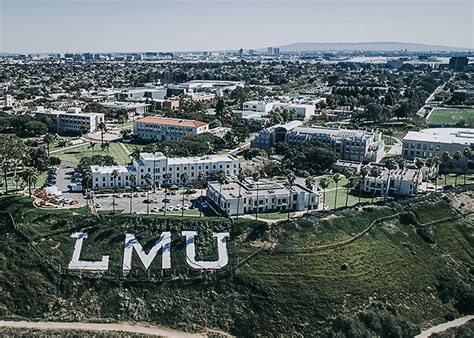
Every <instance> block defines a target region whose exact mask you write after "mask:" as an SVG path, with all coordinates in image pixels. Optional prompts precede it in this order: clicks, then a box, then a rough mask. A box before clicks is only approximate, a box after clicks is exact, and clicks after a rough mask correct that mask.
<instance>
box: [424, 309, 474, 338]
mask: <svg viewBox="0 0 474 338" xmlns="http://www.w3.org/2000/svg"><path fill="white" fill-rule="evenodd" d="M470 320H474V315H470V316H464V317H461V318H458V319H455V320H452V321H450V322H446V323H442V324H439V325H436V326H433V327H430V328H429V329H427V330H425V331H423V332H421V333H420V334H419V335H417V336H415V338H427V337H429V336H431V335H432V334H433V333H439V332H444V331H446V330H447V329H450V328H453V327H458V326H461V325H463V324H466V323H467V322H468V321H470Z"/></svg>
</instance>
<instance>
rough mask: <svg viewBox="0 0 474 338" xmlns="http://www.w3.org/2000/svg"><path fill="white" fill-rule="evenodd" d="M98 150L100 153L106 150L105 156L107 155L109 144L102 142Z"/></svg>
mask: <svg viewBox="0 0 474 338" xmlns="http://www.w3.org/2000/svg"><path fill="white" fill-rule="evenodd" d="M100 148H101V149H102V151H104V150H106V151H107V155H108V154H109V149H110V142H104V143H102V144H101V145H100Z"/></svg>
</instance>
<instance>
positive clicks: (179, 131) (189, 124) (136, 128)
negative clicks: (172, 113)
mask: <svg viewBox="0 0 474 338" xmlns="http://www.w3.org/2000/svg"><path fill="white" fill-rule="evenodd" d="M208 130H209V124H208V123H206V122H201V121H196V120H183V119H171V118H165V117H144V118H141V119H138V120H136V121H134V122H133V135H134V136H135V137H136V138H138V139H140V140H145V141H179V140H182V139H183V138H184V137H185V136H187V135H197V134H201V133H205V132H207V131H208Z"/></svg>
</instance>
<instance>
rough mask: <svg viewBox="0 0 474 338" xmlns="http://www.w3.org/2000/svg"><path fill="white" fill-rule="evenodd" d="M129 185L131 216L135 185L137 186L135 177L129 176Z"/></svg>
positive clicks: (133, 175)
mask: <svg viewBox="0 0 474 338" xmlns="http://www.w3.org/2000/svg"><path fill="white" fill-rule="evenodd" d="M130 184H131V188H132V189H131V192H130V215H131V214H132V210H133V193H134V192H135V185H136V184H137V175H135V174H130Z"/></svg>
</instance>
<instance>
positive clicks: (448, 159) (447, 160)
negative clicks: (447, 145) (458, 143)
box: [441, 151, 451, 186]
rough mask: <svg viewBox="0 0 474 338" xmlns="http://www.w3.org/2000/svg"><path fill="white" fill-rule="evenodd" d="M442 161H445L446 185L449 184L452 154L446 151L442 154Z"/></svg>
mask: <svg viewBox="0 0 474 338" xmlns="http://www.w3.org/2000/svg"><path fill="white" fill-rule="evenodd" d="M441 162H442V163H443V167H444V186H447V185H448V166H449V164H450V163H451V155H450V154H449V153H448V152H447V151H445V152H444V153H443V155H441Z"/></svg>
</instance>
